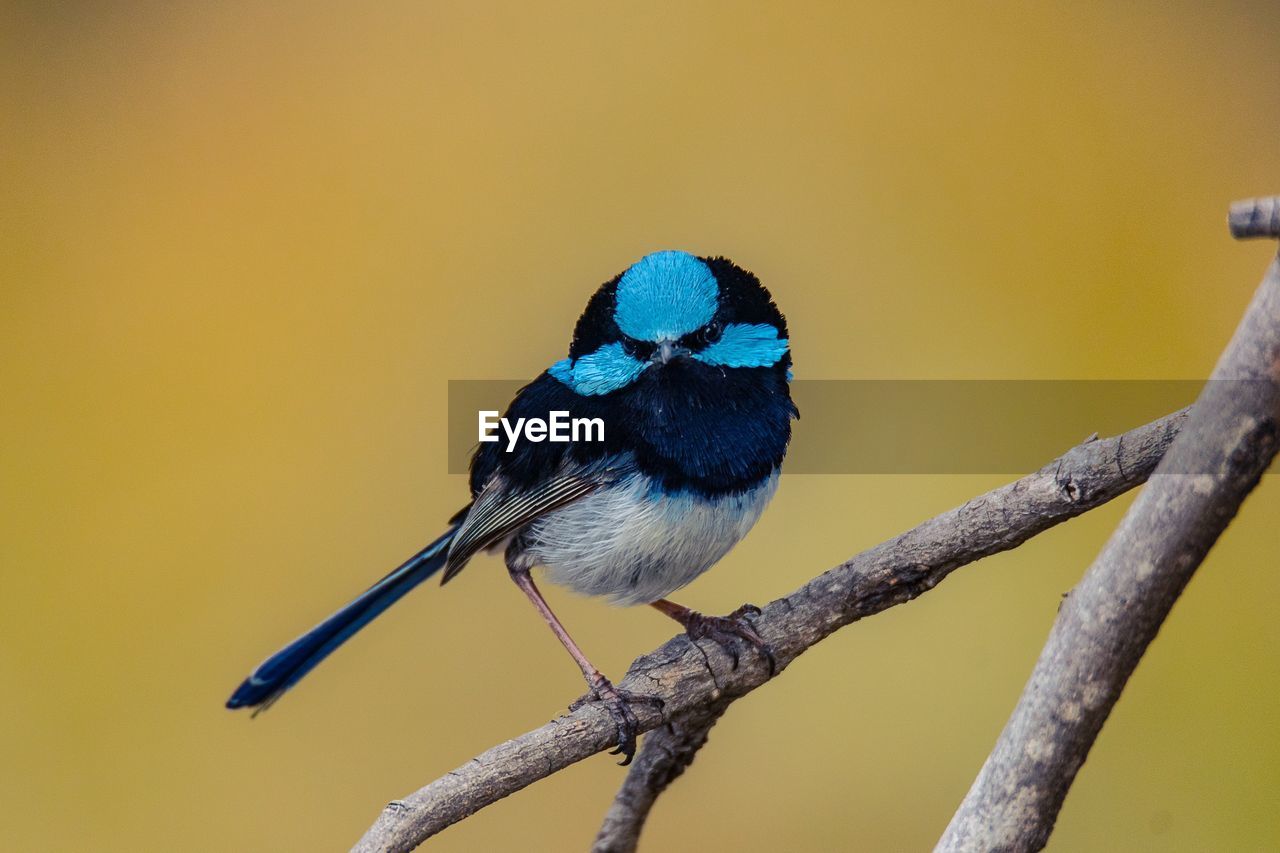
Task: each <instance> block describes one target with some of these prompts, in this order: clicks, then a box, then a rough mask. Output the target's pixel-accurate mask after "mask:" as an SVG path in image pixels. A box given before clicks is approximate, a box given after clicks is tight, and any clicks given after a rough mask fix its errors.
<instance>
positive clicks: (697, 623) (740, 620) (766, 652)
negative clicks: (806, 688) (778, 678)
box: [677, 604, 778, 677]
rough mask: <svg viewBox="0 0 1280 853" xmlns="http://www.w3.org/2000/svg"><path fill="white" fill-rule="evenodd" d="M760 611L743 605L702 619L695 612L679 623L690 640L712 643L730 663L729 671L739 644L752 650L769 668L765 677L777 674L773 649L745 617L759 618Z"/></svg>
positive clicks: (735, 665) (736, 661) (734, 665)
mask: <svg viewBox="0 0 1280 853" xmlns="http://www.w3.org/2000/svg"><path fill="white" fill-rule="evenodd" d="M759 615H760V608H759V607H756V606H755V605H754V604H744V605H742V606H741V607H739V608H738V609H737V610H735V611H733V612H732V613H730V614H729V615H728V616H704V615H703V614H701V613H698V612H697V611H696V610H689V611H687V612H686V613H684V614H681V616H680V617H677V618H679V621H680V622H681V623H682V624H683V625H684V629H685V631H686V632H688V634H689V636H690V637H691V638H692V639H694V640H701V639H704V638H705V639H708V640H712V641H714V642H715V643H716V644H717V645H719V646H720V648H722V649H724V651H725V653H726V654H728V655H729V658H730V659H731V660H732V661H733V668H734V669H737V668H738V652H739V650H740V648H741V644H742V643H746V644H747V645H749V646H751V647H752V648H754V649H755V650H756V651H757V652H759V653H760V656H761V657H763V658H764V659H765V662H766V663H768V665H769V676H770V677H773V675H774V673H776V672H777V671H778V660H777V658H775V657H774V654H773V647H772V646H770V645H769V644H768V643H767V642H765V640H764V638H763V637H761V636H760V634H759V633H757V632H756V628H755V626H754V625H752V624H751V620H750V619H748V618H747V617H748V616H759Z"/></svg>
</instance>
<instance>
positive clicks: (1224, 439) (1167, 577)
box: [936, 199, 1280, 852]
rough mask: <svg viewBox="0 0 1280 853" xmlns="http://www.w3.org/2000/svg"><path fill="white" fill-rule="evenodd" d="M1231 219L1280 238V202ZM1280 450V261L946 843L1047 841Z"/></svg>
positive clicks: (1058, 624) (1046, 657) (1053, 635)
mask: <svg viewBox="0 0 1280 853" xmlns="http://www.w3.org/2000/svg"><path fill="white" fill-rule="evenodd" d="M1231 226H1232V230H1233V232H1235V233H1236V234H1237V235H1248V236H1260V235H1270V236H1280V233H1278V232H1280V199H1269V200H1261V201H1258V202H1249V203H1247V206H1240V207H1233V209H1232V215H1231ZM1215 380H1216V381H1215ZM1278 446H1280V257H1278V258H1277V259H1276V260H1275V261H1274V262H1273V263H1272V264H1271V266H1270V268H1269V269H1268V270H1267V274H1266V277H1265V278H1264V279H1263V282H1262V285H1261V286H1260V287H1259V288H1258V292H1257V294H1256V295H1255V296H1254V299H1253V302H1252V303H1251V305H1250V306H1249V309H1248V311H1247V312H1246V313H1245V316H1244V319H1243V320H1241V322H1240V326H1239V328H1237V330H1236V333H1235V336H1234V337H1233V338H1232V340H1231V342H1230V344H1228V346H1227V349H1226V351H1225V352H1223V354H1222V356H1221V358H1220V359H1219V360H1218V364H1217V367H1216V368H1215V369H1214V371H1213V375H1212V377H1211V380H1210V381H1209V382H1208V383H1207V384H1206V385H1205V388H1204V390H1203V391H1202V392H1201V394H1200V398H1199V400H1197V402H1196V404H1195V407H1194V410H1193V411H1192V413H1191V416H1190V418H1189V419H1188V420H1187V423H1186V424H1185V426H1184V427H1183V429H1182V431H1181V433H1180V434H1179V435H1178V437H1177V439H1176V440H1175V441H1174V442H1173V445H1172V447H1170V449H1169V452H1168V454H1167V455H1166V456H1165V458H1164V459H1163V460H1162V461H1161V463H1160V466H1159V467H1158V468H1157V469H1156V471H1155V474H1154V475H1153V476H1152V478H1151V482H1150V483H1148V484H1147V487H1146V488H1145V489H1143V491H1142V494H1141V495H1139V496H1138V498H1137V500H1135V501H1134V503H1133V505H1132V506H1131V507H1130V508H1129V511H1128V513H1127V514H1126V515H1125V518H1124V520H1123V521H1121V523H1120V526H1119V527H1118V528H1117V529H1116V531H1115V533H1114V534H1112V536H1111V539H1110V540H1109V541H1108V542H1107V544H1106V545H1105V546H1104V547H1103V549H1102V552H1101V553H1100V554H1099V555H1098V558H1097V559H1096V560H1095V561H1094V563H1093V565H1092V566H1091V567H1090V568H1089V571H1088V572H1087V573H1086V574H1085V577H1084V579H1083V580H1082V581H1081V582H1080V585H1079V586H1077V587H1076V588H1075V589H1074V590H1073V591H1072V592H1071V593H1070V595H1069V596H1068V597H1067V600H1066V601H1065V602H1064V603H1063V606H1062V608H1061V610H1060V611H1059V613H1058V618H1057V620H1056V621H1055V622H1054V626H1053V629H1052V631H1051V632H1050V634H1049V640H1048V642H1047V643H1046V644H1045V647H1044V649H1043V651H1042V652H1041V653H1040V659H1039V660H1038V661H1037V663H1036V666H1035V669H1034V670H1033V672H1032V674H1031V678H1030V680H1029V681H1028V682H1027V686H1026V688H1025V689H1024V690H1023V693H1022V697H1021V698H1020V699H1019V700H1018V704H1017V707H1016V708H1015V709H1014V711H1013V716H1012V717H1010V719H1009V722H1008V723H1007V724H1006V725H1005V728H1004V731H1003V732H1001V734H1000V738H999V740H998V741H997V742H996V746H995V749H994V750H993V751H992V753H991V755H990V757H989V758H987V761H986V763H985V764H984V765H983V767H982V770H981V771H980V772H979V774H978V778H977V779H976V780H975V781H974V783H973V787H972V788H971V789H970V790H969V793H968V795H967V796H966V797H965V798H964V801H963V802H962V803H961V804H960V808H959V810H958V811H957V812H956V814H955V816H954V817H953V818H952V820H951V823H950V825H949V826H948V827H947V829H946V831H945V832H944V833H943V836H942V838H941V840H940V841H939V842H938V846H937V848H936V849H937V850H938V851H948V852H949V851H962V850H1001V851H1025V850H1039V849H1041V848H1042V847H1043V846H1044V845H1045V843H1046V842H1047V841H1048V839H1049V833H1050V832H1052V831H1053V825H1054V822H1055V820H1056V819H1057V816H1058V812H1059V810H1060V809H1061V808H1062V802H1063V800H1064V799H1065V797H1066V795H1067V790H1068V789H1069V788H1070V787H1071V783H1072V781H1074V779H1075V776H1076V773H1077V772H1078V771H1079V769H1080V766H1081V765H1082V764H1083V763H1084V760H1085V758H1086V757H1087V756H1088V754H1089V749H1090V748H1091V747H1092V746H1093V742H1094V740H1095V739H1096V738H1097V736H1098V732H1099V731H1101V729H1102V724H1103V723H1104V722H1105V721H1106V719H1107V716H1108V715H1109V714H1110V712H1111V708H1112V707H1113V706H1114V705H1115V703H1116V700H1118V699H1119V698H1120V692H1121V691H1122V690H1123V689H1124V686H1125V683H1126V682H1127V681H1128V679H1129V676H1130V675H1131V674H1132V673H1133V670H1134V668H1135V667H1136V666H1137V665H1138V661H1139V660H1141V658H1142V655H1143V653H1144V652H1145V651H1146V649H1147V645H1148V644H1149V643H1150V642H1151V641H1152V640H1153V639H1154V638H1155V635H1156V632H1157V631H1158V630H1159V628H1160V625H1161V624H1162V623H1163V622H1164V620H1165V617H1166V616H1168V614H1169V611H1170V609H1171V608H1172V607H1173V603H1174V602H1175V601H1176V600H1177V598H1178V596H1179V595H1180V594H1181V593H1182V590H1183V588H1184V587H1185V586H1186V584H1187V582H1188V581H1189V580H1191V576H1192V574H1194V573H1195V570H1196V569H1197V567H1199V565H1200V563H1201V562H1202V561H1203V560H1204V558H1205V556H1206V555H1207V554H1208V552H1209V549H1210V548H1212V547H1213V544H1214V543H1215V542H1216V541H1217V539H1218V536H1219V535H1221V533H1222V531H1223V530H1225V529H1226V527H1227V525H1228V524H1229V523H1230V522H1231V519H1232V518H1234V517H1235V514H1236V511H1237V510H1238V509H1239V507H1240V504H1241V502H1242V501H1243V500H1244V499H1245V497H1246V496H1247V495H1248V494H1249V492H1250V491H1252V490H1253V488H1254V486H1255V485H1257V483H1258V480H1259V479H1260V478H1261V476H1262V474H1263V472H1264V471H1265V470H1266V469H1267V466H1268V465H1269V464H1270V463H1271V460H1272V458H1273V457H1274V456H1275V454H1276V450H1277V447H1278Z"/></svg>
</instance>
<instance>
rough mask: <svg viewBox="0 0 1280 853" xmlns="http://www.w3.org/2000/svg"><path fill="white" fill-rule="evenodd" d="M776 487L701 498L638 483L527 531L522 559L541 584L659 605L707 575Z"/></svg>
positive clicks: (593, 497)
mask: <svg viewBox="0 0 1280 853" xmlns="http://www.w3.org/2000/svg"><path fill="white" fill-rule="evenodd" d="M777 487H778V474H777V472H776V471H775V472H774V473H773V475H772V476H770V477H769V479H767V480H765V481H764V482H762V483H761V484H760V485H758V486H756V487H755V488H753V489H751V490H749V491H747V492H744V493H741V494H736V495H729V496H725V497H719V498H706V497H702V496H699V495H694V494H690V493H683V494H679V495H666V494H663V493H662V492H660V491H659V490H658V489H656V488H654V487H653V485H652V482H651V481H650V480H649V479H648V478H647V477H644V476H640V475H637V476H634V477H632V478H629V479H628V480H625V481H623V482H621V483H619V484H617V485H616V486H611V487H609V488H607V489H603V490H601V491H599V492H594V493H592V494H590V495H587V496H586V497H584V498H582V499H581V500H578V501H575V502H574V503H572V504H569V505H568V506H565V507H563V508H561V509H558V510H555V511H554V512H550V513H548V514H547V515H545V516H543V517H542V518H540V519H538V520H537V521H536V522H534V523H533V524H532V525H530V526H529V528H528V530H527V531H526V532H525V534H524V536H523V539H524V541H525V543H526V544H525V549H524V554H523V556H524V558H525V560H527V561H528V563H529V564H530V565H542V566H545V567H546V569H547V578H548V579H549V580H551V581H552V582H553V583H557V584H561V585H563V586H567V587H569V588H570V589H572V590H574V591H576V592H580V593H582V594H584V595H603V596H608V597H609V598H610V599H612V600H613V601H614V603H616V604H647V603H649V602H651V601H657V600H658V599H659V598H664V597H666V596H667V595H669V594H670V593H672V592H674V591H675V590H677V589H679V588H680V587H682V586H684V585H685V584H687V583H689V582H690V581H692V580H693V579H694V578H696V577H698V575H700V574H702V573H703V572H705V571H706V570H707V569H709V568H711V566H713V565H714V564H715V563H716V562H717V561H718V560H719V559H720V558H721V557H723V556H724V555H725V554H727V553H728V552H729V549H730V548H732V547H733V546H734V545H736V544H737V543H738V540H740V539H742V537H743V536H745V535H747V531H749V530H750V529H751V528H752V526H753V525H755V523H756V520H757V519H759V518H760V513H762V512H763V511H764V508H765V505H766V504H768V503H769V499H770V498H772V497H773V493H774V491H776V490H777Z"/></svg>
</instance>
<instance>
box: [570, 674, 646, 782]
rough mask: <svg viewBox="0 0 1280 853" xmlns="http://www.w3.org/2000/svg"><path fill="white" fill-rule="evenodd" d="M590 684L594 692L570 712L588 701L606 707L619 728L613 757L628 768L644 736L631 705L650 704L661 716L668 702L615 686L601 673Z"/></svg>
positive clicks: (579, 701)
mask: <svg viewBox="0 0 1280 853" xmlns="http://www.w3.org/2000/svg"><path fill="white" fill-rule="evenodd" d="M589 684H590V685H591V692H590V693H588V694H587V695H586V696H583V697H582V698H581V699H578V700H576V701H575V702H574V703H573V704H572V705H570V706H569V710H570V711H576V710H578V709H579V708H581V707H582V706H583V705H586V704H587V703H588V702H599V703H601V704H602V705H604V707H605V710H607V711H608V712H609V716H610V717H612V718H613V724H614V725H615V726H616V727H617V729H618V746H617V748H616V749H613V750H610V751H609V754H610V755H621V756H622V760H621V761H619V762H618V764H619V766H622V767H626V766H627V765H628V764H630V763H631V759H633V758H635V755H636V736H637V735H638V734H639V733H640V721H639V720H637V719H636V715H635V712H634V711H632V710H631V706H632V705H650V706H652V707H653V708H654V709H655V710H657V711H658V712H659V713H661V712H662V709H663V707H664V705H665V704H666V703H665V702H663V701H662V700H661V699H659V698H658V697H657V696H649V695H647V694H644V693H632V692H631V691H629V690H619V689H618V688H616V687H614V686H613V682H612V681H610V680H609V679H607V678H605V677H604V676H603V675H601V674H600V673H598V672H597V673H596V674H595V676H594V677H592V678H591V679H590V681H589Z"/></svg>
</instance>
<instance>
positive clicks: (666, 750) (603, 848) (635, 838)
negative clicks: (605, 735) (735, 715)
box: [591, 700, 729, 853]
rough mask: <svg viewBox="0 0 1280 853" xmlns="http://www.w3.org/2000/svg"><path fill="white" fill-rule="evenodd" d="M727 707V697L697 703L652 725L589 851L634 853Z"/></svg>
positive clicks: (597, 852)
mask: <svg viewBox="0 0 1280 853" xmlns="http://www.w3.org/2000/svg"><path fill="white" fill-rule="evenodd" d="M728 708H729V703H728V702H727V701H724V700H721V701H718V702H712V703H711V704H710V705H707V706H706V707H703V708H695V709H693V710H692V711H691V712H690V713H689V714H687V715H686V716H684V717H682V718H681V719H679V720H673V721H671V722H670V723H667V724H666V725H665V726H663V727H661V728H658V729H654V730H653V731H652V732H650V733H649V734H648V736H647V737H645V739H644V743H643V745H642V746H641V747H640V752H639V753H638V754H637V755H636V760H635V761H634V762H632V764H631V769H630V770H629V771H627V778H626V779H625V780H624V781H623V783H622V787H621V788H619V789H618V793H617V795H615V796H614V798H613V803H612V804H611V805H610V806H609V811H608V812H606V813H605V816H604V823H603V824H602V825H601V826H600V832H599V833H597V835H596V840H595V843H594V844H592V845H591V853H631V851H633V850H635V849H636V847H637V845H639V843H640V831H641V830H642V829H644V822H645V821H646V820H647V819H648V818H649V812H650V810H652V809H653V804H654V803H655V802H657V800H658V796H659V795H660V794H661V793H662V792H663V791H665V790H667V786H669V785H670V784H671V783H672V782H674V781H675V780H676V779H678V778H679V777H680V774H682V773H684V771H685V769H686V768H688V766H689V765H690V764H692V763H693V759H694V757H695V756H697V754H698V750H699V749H701V748H702V747H703V745H705V744H706V742H707V737H708V736H709V735H710V733H711V727H712V726H714V725H715V724H716V722H717V721H718V720H719V719H720V717H721V716H722V715H723V714H724V712H725V711H726V710H727V709H728Z"/></svg>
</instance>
